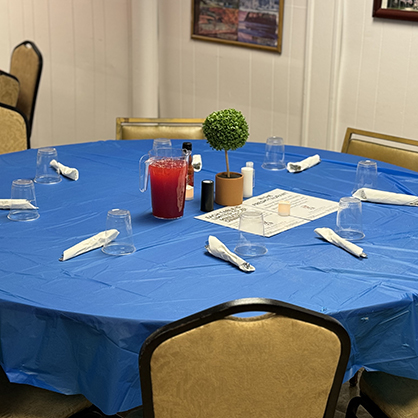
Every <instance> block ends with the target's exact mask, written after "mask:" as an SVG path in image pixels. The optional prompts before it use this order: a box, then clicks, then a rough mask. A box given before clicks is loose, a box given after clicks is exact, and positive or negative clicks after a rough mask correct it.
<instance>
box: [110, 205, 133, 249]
mask: <svg viewBox="0 0 418 418" xmlns="http://www.w3.org/2000/svg"><path fill="white" fill-rule="evenodd" d="M112 229H116V230H117V231H118V232H119V234H118V235H117V237H116V238H115V239H114V240H113V241H110V242H108V243H107V244H105V245H104V246H103V247H102V251H103V252H104V253H106V254H109V255H127V254H132V253H133V252H134V251H135V246H134V243H133V238H132V223H131V213H130V212H129V210H125V209H112V210H110V211H109V212H108V213H107V219H106V231H110V230H112Z"/></svg>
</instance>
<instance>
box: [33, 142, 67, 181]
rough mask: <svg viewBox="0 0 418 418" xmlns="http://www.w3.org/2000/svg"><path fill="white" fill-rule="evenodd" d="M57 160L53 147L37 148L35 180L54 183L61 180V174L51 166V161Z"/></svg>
mask: <svg viewBox="0 0 418 418" xmlns="http://www.w3.org/2000/svg"><path fill="white" fill-rule="evenodd" d="M52 160H55V161H57V150H56V149H55V148H39V149H38V154H37V156H36V175H35V182H36V183H41V184H55V183H59V182H60V181H61V176H60V174H59V172H57V171H56V170H55V169H54V168H52V167H51V161H52Z"/></svg>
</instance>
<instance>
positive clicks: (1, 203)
mask: <svg viewBox="0 0 418 418" xmlns="http://www.w3.org/2000/svg"><path fill="white" fill-rule="evenodd" d="M12 205H13V209H39V208H38V207H37V206H34V205H32V203H30V202H29V200H27V199H0V209H12Z"/></svg>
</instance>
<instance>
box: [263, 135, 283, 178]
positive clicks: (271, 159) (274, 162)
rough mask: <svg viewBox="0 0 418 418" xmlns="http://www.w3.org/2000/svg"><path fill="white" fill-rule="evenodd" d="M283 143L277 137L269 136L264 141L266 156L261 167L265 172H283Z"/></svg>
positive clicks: (281, 139)
mask: <svg viewBox="0 0 418 418" xmlns="http://www.w3.org/2000/svg"><path fill="white" fill-rule="evenodd" d="M284 155H285V153H284V141H283V138H280V137H278V136H271V137H270V138H267V141H266V154H265V156H264V162H263V164H262V165H261V167H263V168H264V169H265V170H275V171H277V170H284V169H285V168H286V164H285V162H284Z"/></svg>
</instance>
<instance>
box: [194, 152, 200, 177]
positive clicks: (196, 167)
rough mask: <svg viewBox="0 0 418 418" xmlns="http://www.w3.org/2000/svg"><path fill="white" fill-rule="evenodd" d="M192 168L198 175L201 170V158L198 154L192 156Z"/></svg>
mask: <svg viewBox="0 0 418 418" xmlns="http://www.w3.org/2000/svg"><path fill="white" fill-rule="evenodd" d="M192 167H193V170H194V171H195V172H196V173H198V172H199V171H200V170H201V169H202V156H201V155H200V154H194V155H193V157H192Z"/></svg>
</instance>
